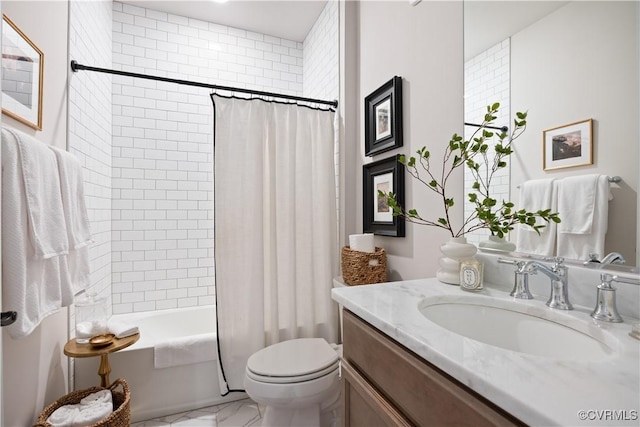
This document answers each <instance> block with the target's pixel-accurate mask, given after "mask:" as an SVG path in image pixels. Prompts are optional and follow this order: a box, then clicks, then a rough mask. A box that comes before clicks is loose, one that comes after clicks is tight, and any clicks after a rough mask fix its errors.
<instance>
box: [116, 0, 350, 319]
mask: <svg viewBox="0 0 640 427" xmlns="http://www.w3.org/2000/svg"><path fill="white" fill-rule="evenodd" d="M335 49H336V51H337V45H336V47H335ZM303 57H304V55H303V43H301V42H295V41H291V40H285V39H281V38H277V37H272V36H268V35H264V34H258V33H253V32H250V31H245V30H241V29H237V28H232V27H227V26H223V25H218V24H213V23H208V22H204V21H200V20H197V19H192V18H186V17H182V16H177V15H173V14H167V13H163V12H158V11H154V10H151V9H145V8H141V7H136V6H132V5H129V4H123V3H118V2H114V3H113V68H115V69H122V70H126V71H133V72H139V73H148V74H154V75H159V76H167V77H171V78H176V79H184V80H196V81H202V82H214V83H215V84H218V85H225V86H234V87H242V88H251V89H257V90H262V91H269V92H277V93H284V94H292V95H298V96H302V95H303ZM336 74H337V73H336ZM318 78H319V79H320V78H322V73H318ZM335 86H336V89H335V93H337V80H336V82H335ZM112 90H113V182H112V184H113V203H112V208H113V210H112V226H113V232H112V237H113V243H112V250H113V252H112V261H113V273H112V277H113V290H112V296H113V312H114V313H128V312H135V311H147V310H158V309H166V308H175V307H187V306H195V305H206V304H212V303H214V302H215V279H214V253H213V243H214V241H213V232H214V230H213V148H212V147H213V120H212V119H213V117H212V116H213V115H212V111H213V108H212V104H211V100H210V98H209V93H210V91H209V90H208V89H202V88H194V87H188V86H184V85H177V84H170V83H163V82H154V81H149V80H142V79H134V78H130V77H122V76H114V78H113V89H112ZM305 96H308V95H305Z"/></svg>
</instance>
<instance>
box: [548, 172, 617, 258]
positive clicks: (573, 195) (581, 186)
mask: <svg viewBox="0 0 640 427" xmlns="http://www.w3.org/2000/svg"><path fill="white" fill-rule="evenodd" d="M609 187H610V186H609V177H608V176H607V175H585V176H576V177H571V178H565V179H563V180H562V181H561V182H560V190H559V192H558V193H559V196H558V214H559V216H560V219H561V220H562V222H561V223H560V225H562V224H564V223H565V222H566V223H567V224H566V225H564V226H563V227H560V226H559V227H558V256H561V257H565V258H570V259H579V260H585V261H586V260H588V259H589V254H592V253H596V254H600V255H602V254H603V253H604V239H605V234H606V233H607V223H608V220H609V200H610V198H611V194H610V188H609Z"/></svg>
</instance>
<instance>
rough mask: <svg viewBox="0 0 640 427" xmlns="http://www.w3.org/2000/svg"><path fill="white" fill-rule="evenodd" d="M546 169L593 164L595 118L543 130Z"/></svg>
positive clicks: (544, 166) (544, 164)
mask: <svg viewBox="0 0 640 427" xmlns="http://www.w3.org/2000/svg"><path fill="white" fill-rule="evenodd" d="M542 145H543V148H542V151H543V168H544V170H546V171H548V170H553V169H563V168H571V167H576V166H586V165H592V164H593V119H587V120H582V121H579V122H574V123H569V124H567V125H562V126H557V127H554V128H551V129H546V130H544V131H543V132H542Z"/></svg>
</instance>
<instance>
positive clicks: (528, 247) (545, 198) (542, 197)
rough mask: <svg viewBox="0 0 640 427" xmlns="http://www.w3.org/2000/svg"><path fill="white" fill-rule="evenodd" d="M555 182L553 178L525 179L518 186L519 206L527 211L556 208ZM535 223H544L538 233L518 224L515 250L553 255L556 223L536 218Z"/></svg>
mask: <svg viewBox="0 0 640 427" xmlns="http://www.w3.org/2000/svg"><path fill="white" fill-rule="evenodd" d="M556 191H557V190H556V183H555V180H554V179H536V180H531V181H526V182H524V183H523V184H522V185H521V186H520V207H519V209H526V210H527V211H529V212H536V211H538V210H545V209H551V211H552V212H555V211H556V210H557V197H556ZM536 225H545V227H544V228H542V229H540V235H538V233H536V232H535V231H534V230H533V228H531V227H529V226H525V225H523V224H520V225H519V226H518V235H517V238H516V251H518V252H524V253H530V254H536V255H542V256H553V254H554V250H555V243H556V223H554V222H545V221H544V220H540V219H539V220H538V221H537V222H536Z"/></svg>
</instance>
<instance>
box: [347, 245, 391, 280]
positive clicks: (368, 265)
mask: <svg viewBox="0 0 640 427" xmlns="http://www.w3.org/2000/svg"><path fill="white" fill-rule="evenodd" d="M342 277H343V279H344V283H346V284H347V285H367V284H372V283H382V282H386V281H387V254H386V252H385V251H384V249H383V248H375V252H361V251H355V250H353V249H351V248H350V247H349V246H345V247H343V248H342Z"/></svg>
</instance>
